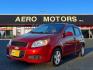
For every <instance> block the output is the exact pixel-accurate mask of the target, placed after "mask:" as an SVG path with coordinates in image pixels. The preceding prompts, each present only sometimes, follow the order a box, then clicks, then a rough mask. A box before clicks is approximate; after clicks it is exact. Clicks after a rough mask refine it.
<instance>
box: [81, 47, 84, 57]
mask: <svg viewBox="0 0 93 70" xmlns="http://www.w3.org/2000/svg"><path fill="white" fill-rule="evenodd" d="M81 55H84V47H82V48H81Z"/></svg>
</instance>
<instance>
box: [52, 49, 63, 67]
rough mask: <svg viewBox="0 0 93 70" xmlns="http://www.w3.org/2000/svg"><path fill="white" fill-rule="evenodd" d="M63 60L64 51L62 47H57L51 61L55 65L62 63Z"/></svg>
mask: <svg viewBox="0 0 93 70" xmlns="http://www.w3.org/2000/svg"><path fill="white" fill-rule="evenodd" d="M61 62H62V51H61V49H60V48H56V49H55V50H54V52H53V55H52V59H51V63H52V64H53V65H54V66H58V65H60V64H61Z"/></svg>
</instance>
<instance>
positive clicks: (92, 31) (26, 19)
mask: <svg viewBox="0 0 93 70" xmlns="http://www.w3.org/2000/svg"><path fill="white" fill-rule="evenodd" d="M46 23H69V24H70V23H72V24H75V25H77V26H79V27H80V29H81V30H82V33H83V35H84V37H85V38H90V39H93V15H0V39H8V38H9V39H10V38H13V37H16V36H20V35H22V34H24V33H27V32H29V31H31V30H32V29H33V28H35V27H37V26H38V25H40V24H46Z"/></svg>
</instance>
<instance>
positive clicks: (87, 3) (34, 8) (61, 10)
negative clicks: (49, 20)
mask: <svg viewBox="0 0 93 70" xmlns="http://www.w3.org/2000/svg"><path fill="white" fill-rule="evenodd" d="M0 14H93V0H1V1H0Z"/></svg>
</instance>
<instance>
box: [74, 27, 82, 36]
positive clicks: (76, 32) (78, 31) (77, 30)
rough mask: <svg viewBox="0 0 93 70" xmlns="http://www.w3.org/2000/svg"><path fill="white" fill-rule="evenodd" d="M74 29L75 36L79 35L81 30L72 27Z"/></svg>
mask: <svg viewBox="0 0 93 70" xmlns="http://www.w3.org/2000/svg"><path fill="white" fill-rule="evenodd" d="M74 30H75V35H76V36H79V35H81V32H80V29H79V28H76V27H75V28H74Z"/></svg>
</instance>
